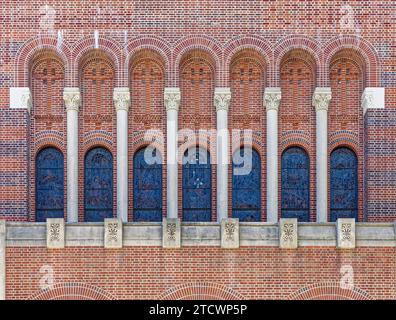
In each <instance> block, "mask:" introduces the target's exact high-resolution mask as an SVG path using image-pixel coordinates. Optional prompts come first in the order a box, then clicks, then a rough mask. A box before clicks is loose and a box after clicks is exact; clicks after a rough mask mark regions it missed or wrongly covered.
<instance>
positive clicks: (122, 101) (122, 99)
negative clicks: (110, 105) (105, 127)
mask: <svg viewBox="0 0 396 320" xmlns="http://www.w3.org/2000/svg"><path fill="white" fill-rule="evenodd" d="M113 100H114V106H115V109H116V111H118V110H125V111H128V110H129V106H130V104H131V94H130V92H129V88H128V87H125V88H114V92H113Z"/></svg>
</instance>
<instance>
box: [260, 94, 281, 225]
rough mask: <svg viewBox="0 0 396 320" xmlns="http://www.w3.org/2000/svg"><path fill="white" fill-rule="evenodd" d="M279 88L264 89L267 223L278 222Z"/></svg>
mask: <svg viewBox="0 0 396 320" xmlns="http://www.w3.org/2000/svg"><path fill="white" fill-rule="evenodd" d="M281 97H282V94H281V88H265V90H264V103H265V106H266V109H267V221H268V222H278V110H279V104H280V101H281Z"/></svg>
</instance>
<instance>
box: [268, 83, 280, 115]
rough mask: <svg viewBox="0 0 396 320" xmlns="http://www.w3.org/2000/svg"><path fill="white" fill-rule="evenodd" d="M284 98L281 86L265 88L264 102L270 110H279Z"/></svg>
mask: <svg viewBox="0 0 396 320" xmlns="http://www.w3.org/2000/svg"><path fill="white" fill-rule="evenodd" d="M281 99H282V92H281V88H276V87H273V88H265V90H264V104H265V106H266V108H267V111H269V110H275V111H278V110H279V104H280V101H281Z"/></svg>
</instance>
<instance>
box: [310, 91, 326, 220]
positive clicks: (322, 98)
mask: <svg viewBox="0 0 396 320" xmlns="http://www.w3.org/2000/svg"><path fill="white" fill-rule="evenodd" d="M330 100H331V88H316V89H315V92H314V94H313V97H312V105H313V106H314V107H315V110H316V222H327V172H328V168H327V147H328V146H327V110H328V108H329V103H330Z"/></svg>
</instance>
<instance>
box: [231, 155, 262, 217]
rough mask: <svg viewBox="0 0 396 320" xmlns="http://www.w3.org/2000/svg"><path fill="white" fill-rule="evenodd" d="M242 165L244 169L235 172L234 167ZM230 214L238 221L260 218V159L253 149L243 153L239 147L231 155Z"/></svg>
mask: <svg viewBox="0 0 396 320" xmlns="http://www.w3.org/2000/svg"><path fill="white" fill-rule="evenodd" d="M250 155H251V156H250ZM243 160H244V161H245V162H243ZM243 167H245V168H247V169H246V171H239V173H240V174H237V171H236V169H237V168H238V169H240V168H243ZM232 216H233V217H234V218H239V220H240V221H260V220H261V160H260V155H259V154H258V152H257V151H256V150H254V149H251V153H250V152H249V153H247V152H246V154H245V148H241V149H240V150H239V151H237V152H236V153H235V154H234V156H233V163H232Z"/></svg>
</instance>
